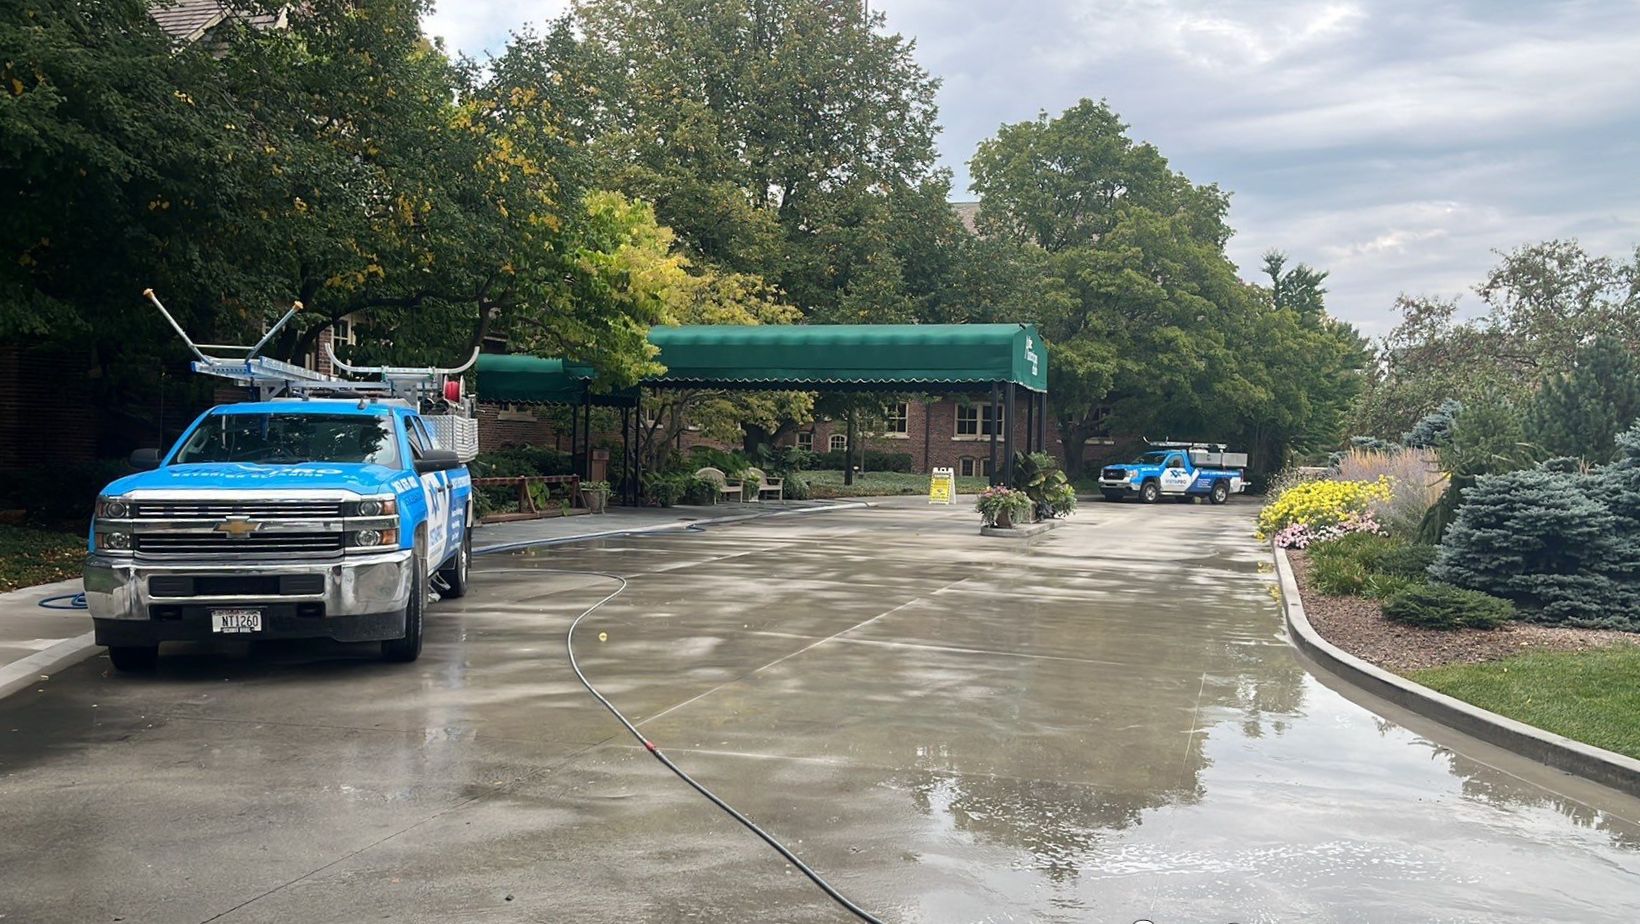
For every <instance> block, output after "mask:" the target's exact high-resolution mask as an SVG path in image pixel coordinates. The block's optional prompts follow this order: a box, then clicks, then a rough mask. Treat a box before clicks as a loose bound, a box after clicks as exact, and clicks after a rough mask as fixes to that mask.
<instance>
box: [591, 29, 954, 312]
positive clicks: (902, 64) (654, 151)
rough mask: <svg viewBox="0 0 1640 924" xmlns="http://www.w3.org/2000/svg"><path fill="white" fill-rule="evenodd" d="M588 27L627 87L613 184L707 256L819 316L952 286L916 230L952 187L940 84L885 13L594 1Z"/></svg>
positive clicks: (613, 144)
mask: <svg viewBox="0 0 1640 924" xmlns="http://www.w3.org/2000/svg"><path fill="white" fill-rule="evenodd" d="M575 15H576V18H577V21H578V22H579V23H580V25H581V27H582V28H583V29H584V31H585V33H586V35H587V38H588V41H589V43H590V45H591V47H592V48H593V49H595V50H596V51H597V52H598V53H600V54H601V55H602V56H603V57H604V59H605V60H606V61H608V62H612V63H611V64H610V65H609V66H608V72H609V73H611V74H614V75H615V76H614V78H613V79H612V81H611V82H610V85H609V86H608V87H607V94H606V98H605V102H606V107H605V109H604V110H603V116H604V117H605V121H604V122H603V123H602V128H603V131H602V132H601V134H600V137H599V138H598V140H597V141H596V142H595V146H596V148H597V149H598V151H599V152H600V154H601V155H602V156H603V158H604V163H605V164H606V170H607V173H606V179H607V181H608V182H610V183H612V184H613V185H614V186H615V187H616V188H618V189H621V190H623V191H624V192H626V193H628V194H629V195H633V196H636V197H640V198H643V199H647V200H649V201H652V202H654V203H655V207H656V213H657V215H658V216H659V218H660V220H661V222H662V223H663V224H666V225H667V226H669V227H671V228H673V229H675V230H676V231H677V233H678V235H679V238H680V240H681V241H682V242H683V244H684V245H685V247H686V248H687V249H688V250H689V252H690V253H691V255H692V256H694V257H696V258H698V259H701V260H704V261H706V262H708V263H710V264H712V265H715V266H720V267H722V268H724V269H727V270H730V271H733V272H744V273H755V274H757V275H760V276H762V277H763V278H764V279H766V280H767V281H769V282H770V283H771V284H773V285H775V286H777V287H778V288H779V289H781V290H782V291H783V292H785V293H786V295H787V298H788V299H789V300H790V301H791V302H792V303H793V304H796V305H798V306H800V307H801V308H803V309H804V311H805V312H806V313H808V314H809V315H810V316H813V317H816V318H820V319H825V320H862V319H872V320H884V319H888V320H898V319H906V318H909V317H910V316H912V315H913V314H914V313H915V312H916V311H917V309H918V306H919V304H920V303H921V302H922V301H923V300H925V299H926V298H927V297H928V292H927V291H919V290H918V289H917V288H916V286H918V285H919V284H920V285H922V286H924V287H925V288H926V287H928V286H929V285H931V282H930V280H931V279H932V280H933V281H934V282H937V281H938V279H937V276H931V275H930V274H928V273H927V272H926V271H925V270H926V267H925V266H924V265H923V264H924V263H926V262H927V248H926V246H924V241H923V239H922V236H921V235H918V234H909V235H908V234H903V233H901V232H903V231H904V230H905V229H906V228H907V226H908V222H907V220H906V219H905V217H904V216H906V215H908V214H913V215H919V216H922V217H923V218H925V219H926V218H927V216H929V215H930V214H931V213H933V212H935V211H936V210H935V208H934V207H935V206H936V205H939V206H943V201H944V198H945V192H946V190H947V185H948V181H947V180H946V179H945V177H944V175H943V174H940V173H938V172H936V171H935V170H934V167H933V164H934V134H935V131H936V128H935V123H934V117H935V108H934V91H935V89H936V87H937V81H935V80H934V79H933V78H931V77H930V76H929V75H928V74H927V72H926V71H924V70H923V69H922V68H921V67H920V66H919V65H918V64H917V63H916V61H915V60H914V59H913V57H912V50H913V46H912V43H911V42H909V41H907V40H905V39H904V38H902V37H901V36H899V35H893V34H885V33H883V32H882V31H880V30H881V27H882V24H883V21H882V18H881V16H880V15H879V16H873V17H871V18H870V19H863V18H862V17H861V16H860V13H859V10H858V8H856V7H854V6H853V5H851V4H845V3H830V2H824V0H579V2H578V3H576V5H575ZM937 214H938V215H939V220H940V221H943V222H945V223H946V224H947V225H948V226H950V225H954V222H955V219H954V218H953V217H952V216H951V215H950V212H949V209H946V208H943V207H941V208H939V209H938V210H937Z"/></svg>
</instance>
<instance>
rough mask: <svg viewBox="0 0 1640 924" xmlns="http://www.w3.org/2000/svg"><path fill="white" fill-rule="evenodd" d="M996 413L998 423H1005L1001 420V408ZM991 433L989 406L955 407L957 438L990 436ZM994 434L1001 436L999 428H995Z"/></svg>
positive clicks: (970, 405)
mask: <svg viewBox="0 0 1640 924" xmlns="http://www.w3.org/2000/svg"><path fill="white" fill-rule="evenodd" d="M996 412H997V418H998V422H999V423H1005V422H1006V421H1003V420H1002V408H1000V407H998V408H997V409H996ZM991 431H992V426H991V405H989V404H969V405H960V404H959V405H957V435H958V436H990V435H991ZM996 433H997V435H998V436H1001V435H1002V429H1001V427H997V428H996Z"/></svg>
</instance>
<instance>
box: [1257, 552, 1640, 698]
mask: <svg viewBox="0 0 1640 924" xmlns="http://www.w3.org/2000/svg"><path fill="white" fill-rule="evenodd" d="M1287 557H1288V560H1289V561H1291V562H1292V564H1293V577H1295V578H1296V579H1297V580H1298V589H1299V592H1300V593H1301V594H1302V595H1303V597H1304V615H1305V616H1307V617H1308V618H1309V620H1310V625H1312V626H1314V627H1315V630H1316V631H1317V632H1319V633H1321V637H1322V638H1324V639H1326V640H1327V641H1329V642H1332V643H1333V644H1334V645H1337V646H1338V647H1340V648H1342V649H1344V650H1345V651H1347V652H1349V653H1350V654H1353V655H1355V656H1356V657H1358V658H1362V659H1364V660H1367V661H1371V662H1372V663H1373V664H1376V665H1378V666H1379V667H1382V668H1385V669H1387V670H1391V671H1394V672H1395V673H1397V674H1410V673H1412V672H1413V671H1418V670H1422V669H1424V668H1426V667H1440V666H1441V665H1444V664H1475V663H1479V662H1482V661H1496V660H1498V659H1499V658H1506V657H1509V656H1510V655H1516V654H1521V653H1522V652H1527V651H1588V650H1589V649H1592V648H1604V647H1606V646H1607V645H1612V644H1621V643H1630V644H1632V643H1634V642H1635V641H1636V640H1637V636H1636V635H1635V633H1632V632H1617V631H1613V630H1609V629H1563V628H1551V627H1549V626H1534V625H1531V624H1529V623H1523V622H1516V623H1510V624H1509V625H1507V626H1503V627H1501V628H1497V629H1422V628H1419V627H1417V626H1408V625H1403V624H1401V623H1398V622H1391V621H1390V620H1388V619H1385V618H1384V614H1383V611H1382V610H1381V609H1380V608H1379V606H1378V601H1377V600H1371V599H1368V598H1365V597H1330V596H1327V595H1326V594H1323V593H1321V592H1320V591H1318V590H1315V589H1314V588H1313V587H1311V586H1310V582H1309V566H1310V563H1309V559H1308V557H1307V556H1306V555H1305V554H1304V553H1303V552H1301V551H1298V550H1296V549H1289V550H1288V551H1287Z"/></svg>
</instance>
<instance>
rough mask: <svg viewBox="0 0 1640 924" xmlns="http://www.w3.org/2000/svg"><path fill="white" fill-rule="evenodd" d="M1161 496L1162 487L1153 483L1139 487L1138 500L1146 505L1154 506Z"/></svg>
mask: <svg viewBox="0 0 1640 924" xmlns="http://www.w3.org/2000/svg"><path fill="white" fill-rule="evenodd" d="M1161 496H1162V486H1161V485H1159V484H1157V483H1156V482H1154V481H1147V482H1145V483H1144V484H1143V485H1140V487H1139V500H1140V501H1141V502H1143V503H1146V504H1154V503H1156V500H1157V499H1158V498H1160V497H1161Z"/></svg>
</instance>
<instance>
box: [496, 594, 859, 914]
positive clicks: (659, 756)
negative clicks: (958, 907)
mask: <svg viewBox="0 0 1640 924" xmlns="http://www.w3.org/2000/svg"><path fill="white" fill-rule="evenodd" d="M524 570H529V571H532V572H534V571H540V572H545V573H549V574H577V575H584V576H596V577H602V578H608V579H609V580H612V581H617V582H619V583H620V586H619V587H616V588H615V590H614V591H613V592H611V593H610V594H609V595H608V596H606V597H604V598H603V599H602V600H599V601H598V602H597V603H594V604H592V605H591V606H589V607H587V608H586V609H585V610H583V611H582V612H581V615H579V616H577V617H575V621H574V622H572V623H570V624H569V632H567V633H566V634H565V635H564V648H565V650H566V651H568V653H569V666H570V667H572V668H574V669H575V676H576V677H577V678H579V679H580V681H581V686H584V687H586V688H587V692H588V693H591V694H592V695H593V696H594V697H596V698H597V700H598V702H600V703H603V704H604V708H605V709H608V710H609V712H610V714H611V715H613V716H614V717H615V718H616V719H619V720H620V723H621V724H622V725H624V726H626V730H627V731H629V732H631V733H632V737H634V738H636V739H638V741H639V742H640V743H642V744H643V746H644V750H646V751H648V752H649V753H651V754H653V755H655V759H656V760H658V761H660V762H661V765H662V766H664V767H666V769H668V770H670V771H672V772H673V773H674V774H676V775H677V777H678V779H680V780H683V781H684V782H685V783H688V784H689V785H690V786H691V787H692V788H693V789H694V790H695V791H696V792H698V793H700V794H701V795H703V796H705V797H706V798H707V799H708V800H709V801H711V803H712V804H713V805H715V806H717V807H718V808H720V809H722V810H723V811H725V812H727V813H728V814H729V817H731V818H733V819H734V820H735V821H738V822H740V823H741V824H742V825H743V826H745V828H746V829H747V830H748V831H751V832H752V833H753V834H756V835H757V836H758V837H760V838H762V839H763V842H764V843H765V844H768V845H769V846H770V847H773V848H774V849H775V852H777V853H779V854H780V855H781V856H782V857H785V858H786V862H788V863H790V864H791V865H793V866H795V867H797V868H798V870H800V871H801V872H802V873H803V875H805V876H807V877H809V880H810V881H811V882H813V883H814V884H815V885H817V886H819V887H820V891H822V892H824V893H826V895H827V896H828V897H830V898H831V900H832V901H834V902H836V903H837V904H839V905H841V906H843V908H844V909H845V910H847V911H848V912H849V913H850V914H852V915H854V916H855V917H857V918H859V919H860V920H862V921H868V922H870V924H883V922H882V919H881V918H878V917H876V916H875V915H873V914H872V913H871V912H869V911H867V910H865V909H864V908H861V907H860V906H859V905H856V904H855V903H854V902H853V901H851V900H850V899H849V897H848V896H847V895H844V894H843V893H842V892H839V891H838V890H837V887H836V886H833V885H832V884H831V883H829V882H827V881H826V880H825V877H823V876H821V875H820V874H819V873H817V872H815V871H814V868H813V867H811V866H809V865H808V864H807V863H804V862H803V861H802V860H800V859H798V858H797V854H795V853H792V852H791V849H790V848H788V847H787V846H786V845H785V844H782V843H780V841H779V840H777V839H776V838H775V836H774V835H772V834H770V833H769V832H767V831H765V830H763V829H762V828H760V827H758V826H757V824H756V823H755V822H753V821H752V820H751V819H750V818H747V817H746V816H745V815H742V814H741V813H740V812H739V811H738V810H737V809H736V808H735V807H734V806H732V805H730V804H729V803H727V802H725V801H723V800H722V799H721V798H719V797H718V795H717V794H716V793H714V792H712V791H711V790H710V789H707V788H706V787H705V786H702V785H701V784H700V783H699V782H697V781H696V780H695V778H694V777H692V776H690V775H689V774H688V773H686V772H684V770H683V768H681V767H679V766H678V765H677V764H675V763H673V762H672V760H671V758H669V757H667V756H666V754H665V753H663V752H662V751H661V749H660V748H659V747H656V746H655V742H653V741H650V740H649V739H648V738H645V737H644V736H643V732H640V731H638V726H636V725H633V724H632V722H631V721H629V720H628V719H627V717H626V716H625V715H624V714H623V713H622V712H621V710H619V709H617V708H615V704H614V703H612V702H610V701H609V700H608V699H607V698H606V697H605V696H604V694H602V693H599V692H598V688H597V687H595V686H593V685H592V681H590V680H588V679H587V675H586V674H584V673H582V672H581V665H580V663H579V662H577V661H576V660H575V627H576V626H579V625H580V624H581V620H583V619H585V618H587V617H588V616H591V615H592V614H593V613H595V612H597V610H598V608H599V607H601V606H603V605H604V604H606V603H608V602H609V601H611V600H613V599H615V598H616V597H618V596H620V595H621V593H622V592H624V591H625V590H626V578H624V577H621V576H620V575H618V574H612V573H610V572H608V571H575V570H569V569H563V568H529V569H524Z"/></svg>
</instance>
